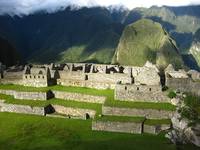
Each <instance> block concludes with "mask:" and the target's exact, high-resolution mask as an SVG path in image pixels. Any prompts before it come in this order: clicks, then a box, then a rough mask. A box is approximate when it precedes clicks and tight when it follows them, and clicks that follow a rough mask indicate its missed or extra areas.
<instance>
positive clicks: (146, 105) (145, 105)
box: [105, 100, 176, 111]
mask: <svg viewBox="0 0 200 150" xmlns="http://www.w3.org/2000/svg"><path fill="white" fill-rule="evenodd" d="M105 106H111V107H122V108H138V109H158V110H171V111H174V110H175V109H176V107H175V106H173V105H171V104H170V103H152V102H127V101H119V100H108V101H106V102H105Z"/></svg>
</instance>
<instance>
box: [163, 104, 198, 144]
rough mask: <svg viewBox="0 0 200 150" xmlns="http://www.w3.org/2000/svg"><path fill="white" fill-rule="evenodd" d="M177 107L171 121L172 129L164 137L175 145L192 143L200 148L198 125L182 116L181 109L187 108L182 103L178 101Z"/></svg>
mask: <svg viewBox="0 0 200 150" xmlns="http://www.w3.org/2000/svg"><path fill="white" fill-rule="evenodd" d="M177 106H178V107H177V111H176V112H175V113H174V115H173V117H172V119H171V121H172V126H173V129H172V130H171V131H170V132H169V133H167V134H166V137H167V138H169V139H170V140H171V141H172V142H173V143H175V144H177V143H182V144H186V143H193V144H194V145H196V146H199V147H200V124H199V123H198V122H196V121H194V120H192V119H188V118H186V117H183V116H182V113H183V112H182V111H183V108H184V109H185V108H189V107H188V106H186V105H185V104H184V102H183V101H179V103H178V105H177ZM181 109H182V110H181ZM190 111H191V110H190Z"/></svg>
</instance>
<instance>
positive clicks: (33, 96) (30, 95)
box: [0, 90, 52, 100]
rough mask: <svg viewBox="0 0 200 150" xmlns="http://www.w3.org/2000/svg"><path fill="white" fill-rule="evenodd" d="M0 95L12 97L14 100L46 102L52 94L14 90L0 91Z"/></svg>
mask: <svg viewBox="0 0 200 150" xmlns="http://www.w3.org/2000/svg"><path fill="white" fill-rule="evenodd" d="M0 93H1V94H5V95H11V96H14V98H15V99H24V100H47V99H49V98H51V97H52V93H51V92H50V91H48V92H21V91H14V90H0Z"/></svg>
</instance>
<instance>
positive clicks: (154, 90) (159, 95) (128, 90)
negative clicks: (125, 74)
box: [115, 84, 170, 102]
mask: <svg viewBox="0 0 200 150" xmlns="http://www.w3.org/2000/svg"><path fill="white" fill-rule="evenodd" d="M115 99H116V100H123V101H142V102H170V99H169V98H168V96H166V95H165V94H164V93H163V92H162V88H161V86H159V85H152V86H147V85H135V84H131V85H126V84H117V85H116V88H115Z"/></svg>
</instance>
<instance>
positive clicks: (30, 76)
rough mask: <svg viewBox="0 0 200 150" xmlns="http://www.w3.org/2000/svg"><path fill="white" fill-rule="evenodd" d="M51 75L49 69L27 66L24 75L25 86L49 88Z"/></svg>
mask: <svg viewBox="0 0 200 150" xmlns="http://www.w3.org/2000/svg"><path fill="white" fill-rule="evenodd" d="M50 79H51V73H50V69H49V68H48V67H43V68H33V67H32V68H31V67H29V66H26V67H25V69H24V74H23V84H24V85H25V86H34V87H47V86H48V85H50Z"/></svg>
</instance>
